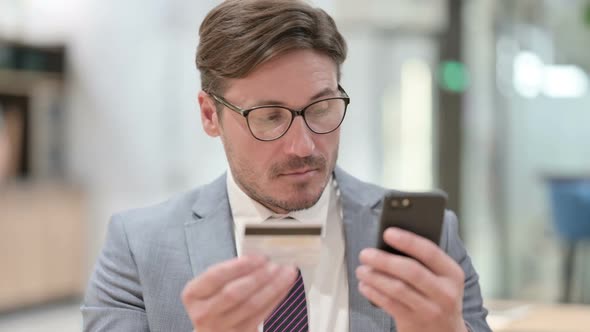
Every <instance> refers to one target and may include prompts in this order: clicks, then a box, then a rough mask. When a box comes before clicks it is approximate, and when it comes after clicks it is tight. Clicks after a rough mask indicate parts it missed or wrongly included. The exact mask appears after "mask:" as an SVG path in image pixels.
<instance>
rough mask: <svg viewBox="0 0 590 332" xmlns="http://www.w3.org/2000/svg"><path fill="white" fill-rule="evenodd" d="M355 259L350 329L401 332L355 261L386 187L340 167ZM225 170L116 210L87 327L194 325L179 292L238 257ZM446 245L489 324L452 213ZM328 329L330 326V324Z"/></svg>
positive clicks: (471, 313) (474, 307)
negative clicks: (154, 201)
mask: <svg viewBox="0 0 590 332" xmlns="http://www.w3.org/2000/svg"><path fill="white" fill-rule="evenodd" d="M334 175H335V177H336V179H337V181H338V185H339V187H340V191H341V198H342V206H343V212H344V218H343V224H344V232H345V239H346V240H345V241H346V261H347V266H348V283H349V291H348V292H349V308H350V314H349V317H350V322H349V326H350V331H351V332H361V331H371V332H372V331H396V329H395V322H394V321H393V319H391V318H390V317H389V316H388V315H387V314H386V313H385V312H384V311H383V310H381V309H379V308H376V307H373V306H372V305H371V304H370V303H369V302H368V301H367V299H366V298H365V297H364V296H362V295H361V294H360V293H359V291H358V280H357V278H356V276H355V273H354V271H355V268H356V267H357V266H358V265H359V260H358V255H359V252H360V251H361V250H362V249H363V248H367V247H371V246H374V244H375V239H376V236H377V229H378V226H379V225H378V219H379V213H380V209H381V207H380V204H381V199H382V197H383V194H384V193H385V189H383V188H380V187H377V186H375V185H371V184H367V183H364V182H361V181H360V180H358V179H356V178H354V177H352V176H351V175H349V174H347V173H345V172H344V171H342V170H341V169H339V168H337V169H336V170H335V171H334ZM225 176H226V175H223V176H221V177H220V178H218V179H217V180H215V181H213V182H212V183H210V184H208V185H205V186H203V187H200V188H197V189H195V190H193V191H191V192H188V193H185V194H182V195H179V196H177V197H175V198H172V199H170V200H169V201H167V202H164V203H161V204H159V205H155V206H152V207H147V208H143V209H137V210H132V211H127V212H124V213H121V214H117V215H115V216H113V218H112V220H111V222H110V225H109V229H108V233H107V237H106V242H105V244H104V247H103V249H102V253H101V255H100V256H99V258H98V261H97V263H96V266H95V270H94V273H93V274H92V276H91V278H90V281H89V284H88V288H87V291H86V296H85V298H84V302H83V305H82V308H81V310H82V316H83V325H84V331H94V332H98V331H153V332H156V331H162V332H170V331H184V332H188V331H191V330H192V326H191V322H190V320H189V318H188V316H187V314H186V313H185V311H184V308H183V305H182V302H181V300H180V293H181V291H182V289H183V287H184V285H185V284H186V283H187V282H188V281H189V280H190V279H192V278H194V277H195V276H197V275H199V274H200V273H201V272H203V271H205V270H206V269H207V267H209V266H211V265H213V264H216V263H219V262H221V261H224V260H227V259H231V258H232V257H235V256H236V248H235V243H234V240H233V230H232V227H233V222H232V218H231V211H230V206H229V201H228V198H227V191H226V178H225ZM443 232H444V233H443V237H442V240H441V244H440V245H441V247H442V248H443V249H444V250H445V251H446V252H447V253H448V254H449V255H450V256H451V257H453V259H455V260H456V261H457V262H458V263H459V264H460V265H461V267H462V268H463V270H464V271H465V292H464V298H463V317H464V319H465V321H466V322H467V323H468V325H469V327H470V328H471V329H472V331H490V329H489V327H488V325H487V324H486V321H485V318H486V315H487V311H486V310H485V309H484V308H483V306H482V298H481V294H480V288H479V282H478V275H477V273H476V272H475V270H474V268H473V266H472V265H471V260H470V258H469V256H468V255H467V253H466V251H465V249H464V247H463V244H462V243H461V240H460V239H459V237H458V233H457V219H456V217H455V215H454V214H453V213H452V212H450V211H447V212H446V214H445V220H444V226H443ZM326 332H328V331H326Z"/></svg>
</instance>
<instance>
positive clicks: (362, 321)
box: [334, 168, 393, 332]
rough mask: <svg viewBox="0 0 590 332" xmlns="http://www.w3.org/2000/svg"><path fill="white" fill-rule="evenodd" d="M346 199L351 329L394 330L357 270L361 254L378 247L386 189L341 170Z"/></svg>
mask: <svg viewBox="0 0 590 332" xmlns="http://www.w3.org/2000/svg"><path fill="white" fill-rule="evenodd" d="M334 175H335V177H336V180H337V181H338V187H339V189H340V192H341V198H342V211H343V218H342V221H343V226H344V238H345V243H346V253H345V255H346V265H347V270H348V303H349V330H350V332H358V331H392V329H393V321H392V319H391V317H390V316H389V315H388V314H387V313H386V312H384V311H383V310H381V309H379V308H378V307H375V306H373V305H371V304H370V303H369V301H368V300H367V299H366V298H365V297H364V296H363V295H362V294H361V293H360V292H359V290H358V279H357V277H356V273H355V270H356V268H357V267H358V266H359V265H360V262H359V253H360V252H361V250H363V249H364V248H368V247H374V246H375V241H376V239H377V232H378V229H379V210H378V205H379V203H380V201H381V198H382V195H383V190H382V189H380V188H379V189H378V188H377V187H372V186H370V185H367V184H364V183H362V182H360V181H359V180H357V179H355V178H353V177H352V176H350V175H348V174H346V173H345V172H344V171H342V170H341V169H339V168H336V169H335V171H334Z"/></svg>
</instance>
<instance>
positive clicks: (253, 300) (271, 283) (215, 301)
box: [182, 256, 297, 332]
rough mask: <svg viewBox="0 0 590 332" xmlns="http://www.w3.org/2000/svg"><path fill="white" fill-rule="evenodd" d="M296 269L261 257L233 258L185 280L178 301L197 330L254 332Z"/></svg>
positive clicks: (283, 295)
mask: <svg viewBox="0 0 590 332" xmlns="http://www.w3.org/2000/svg"><path fill="white" fill-rule="evenodd" d="M296 277H297V271H296V269H295V268H293V267H281V266H279V265H277V264H274V263H271V262H268V261H267V260H266V259H265V258H264V257H258V256H250V257H247V256H245V257H240V258H235V259H232V260H230V261H226V262H222V263H219V264H217V265H214V266H212V267H210V268H209V269H208V270H207V271H205V272H204V273H203V274H201V275H200V276H199V277H197V278H195V279H193V280H191V281H189V282H188V283H187V284H186V286H185V287H184V290H183V291H182V303H183V304H184V308H185V310H186V312H187V313H188V316H189V318H190V320H191V322H192V323H193V327H194V328H195V330H197V331H198V332H207V331H224V332H225V331H228V332H229V331H245V332H250V331H257V327H258V325H259V324H260V323H262V321H263V320H264V319H265V318H266V317H267V316H268V315H270V314H271V313H272V311H273V309H274V308H275V307H276V306H277V305H279V303H281V301H282V300H283V298H284V297H285V296H286V295H287V293H288V292H289V289H291V286H292V285H293V283H294V282H295V279H296Z"/></svg>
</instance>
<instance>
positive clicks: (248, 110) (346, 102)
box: [205, 84, 350, 142]
mask: <svg viewBox="0 0 590 332" xmlns="http://www.w3.org/2000/svg"><path fill="white" fill-rule="evenodd" d="M338 91H339V92H340V93H342V94H343V96H341V97H330V98H324V99H318V100H316V101H314V102H311V103H309V104H308V105H307V106H305V107H303V108H302V109H300V110H294V109H292V108H289V107H287V106H283V105H259V106H253V107H250V108H246V109H243V108H241V107H239V106H236V105H234V104H232V103H230V102H229V101H227V100H226V99H225V98H223V97H221V96H218V95H216V94H214V93H212V92H209V91H205V93H207V94H208V95H209V96H211V98H213V100H215V101H216V102H218V103H220V104H222V105H223V106H225V107H227V108H229V109H230V110H232V111H234V112H236V113H238V114H240V115H241V116H243V117H244V118H246V123H247V125H248V130H249V131H250V134H252V136H253V137H254V138H255V139H257V140H259V141H262V142H272V141H276V140H278V139H279V138H281V137H283V136H285V134H286V133H287V132H288V131H289V129H291V126H292V125H293V121H294V120H295V117H297V116H301V117H302V118H303V122H304V123H305V126H306V127H307V128H308V129H309V130H311V132H313V133H314V134H318V135H325V134H329V133H331V132H334V131H335V130H336V129H338V128H340V126H341V125H342V122H343V121H344V118H345V117H346V110H347V109H348V105H349V104H350V97H349V96H348V94H347V93H346V91H344V88H342V86H341V85H340V84H338ZM336 99H340V100H342V101H344V114H342V119H340V123H338V125H337V126H336V127H335V128H334V129H332V130H330V131H327V132H324V133H320V132H317V131H315V130H313V129H312V128H311V127H310V126H309V124H308V123H307V120H306V119H305V110H307V109H308V108H309V107H310V106H312V105H314V104H316V103H319V102H322V101H327V100H336ZM267 107H277V108H281V109H285V110H287V111H289V112H291V121H290V122H289V126H287V129H285V131H284V132H283V133H282V134H281V135H279V136H278V137H276V138H273V139H261V138H258V137H256V135H254V133H253V132H252V128H251V127H250V121H249V120H248V114H250V113H251V112H252V111H255V110H257V109H259V108H267Z"/></svg>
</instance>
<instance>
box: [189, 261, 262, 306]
mask: <svg viewBox="0 0 590 332" xmlns="http://www.w3.org/2000/svg"><path fill="white" fill-rule="evenodd" d="M265 262H266V258H264V257H262V256H243V257H239V258H235V259H232V260H229V261H226V262H223V263H219V264H216V265H213V266H212V267H210V268H209V269H207V271H205V272H204V273H202V274H201V275H200V276H199V277H197V278H194V279H193V280H191V281H189V282H188V283H187V285H186V286H185V288H184V290H183V292H182V299H183V302H184V303H185V305H186V304H187V303H188V302H190V300H191V299H193V300H195V299H202V298H207V297H209V296H211V295H213V294H215V293H216V292H218V291H219V290H220V289H221V288H222V287H223V286H224V285H225V284H226V283H228V282H229V281H231V280H234V279H236V278H239V277H241V276H244V275H246V274H248V273H250V272H252V271H253V270H255V269H256V268H258V267H259V266H261V265H262V264H264V263H265Z"/></svg>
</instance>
